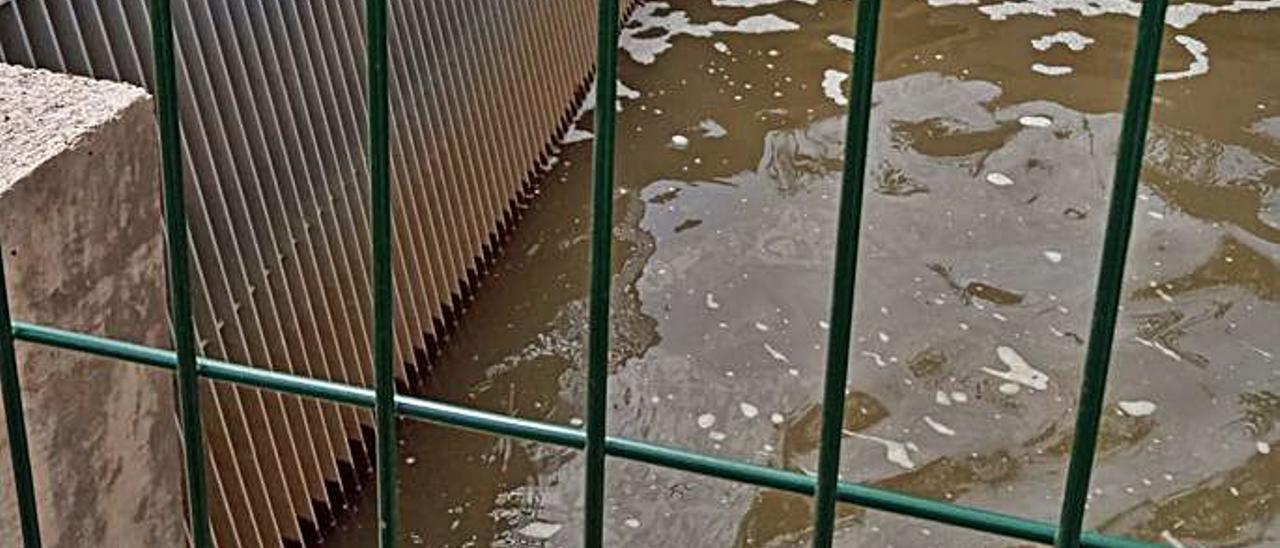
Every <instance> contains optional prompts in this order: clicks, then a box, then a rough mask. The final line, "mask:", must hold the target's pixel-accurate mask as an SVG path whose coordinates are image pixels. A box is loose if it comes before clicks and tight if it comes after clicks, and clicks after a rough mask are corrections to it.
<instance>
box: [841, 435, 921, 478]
mask: <svg viewBox="0 0 1280 548" xmlns="http://www.w3.org/2000/svg"><path fill="white" fill-rule="evenodd" d="M844 434H845V435H846V436H853V437H855V438H859V439H864V440H867V441H873V442H876V443H878V444H880V445H883V446H884V458H885V459H886V460H888V461H889V462H892V463H894V464H896V465H898V466H901V467H903V468H906V469H907V470H914V469H915V467H916V463H915V462H913V461H912V460H911V453H910V451H909V449H908V447H909V445H908V444H905V443H902V442H899V441H894V440H888V439H884V438H877V437H875V436H870V435H867V434H861V433H858V432H854V431H852V430H845V431H844Z"/></svg>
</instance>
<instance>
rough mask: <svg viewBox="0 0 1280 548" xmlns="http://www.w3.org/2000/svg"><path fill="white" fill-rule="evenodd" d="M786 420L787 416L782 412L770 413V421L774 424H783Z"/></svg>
mask: <svg viewBox="0 0 1280 548" xmlns="http://www.w3.org/2000/svg"><path fill="white" fill-rule="evenodd" d="M786 420H787V418H786V417H784V416H782V413H773V414H771V415H769V422H771V423H773V424H782V423H784V422H786Z"/></svg>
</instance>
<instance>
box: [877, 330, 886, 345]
mask: <svg viewBox="0 0 1280 548" xmlns="http://www.w3.org/2000/svg"><path fill="white" fill-rule="evenodd" d="M876 337H877V338H879V339H880V342H882V343H887V342H889V334H888V333H885V332H884V331H881V332H879V333H876Z"/></svg>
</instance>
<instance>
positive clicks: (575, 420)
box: [569, 397, 661, 426]
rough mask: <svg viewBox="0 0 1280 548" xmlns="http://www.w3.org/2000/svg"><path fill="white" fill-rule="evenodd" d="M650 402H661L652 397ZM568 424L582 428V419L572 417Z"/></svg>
mask: <svg viewBox="0 0 1280 548" xmlns="http://www.w3.org/2000/svg"><path fill="white" fill-rule="evenodd" d="M652 401H653V402H654V403H657V402H659V401H661V400H659V399H658V398H657V397H654V398H653V399H652ZM569 424H570V425H573V426H582V424H583V422H582V419H580V418H578V417H573V418H571V419H569Z"/></svg>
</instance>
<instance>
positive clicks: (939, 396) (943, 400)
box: [933, 390, 951, 405]
mask: <svg viewBox="0 0 1280 548" xmlns="http://www.w3.org/2000/svg"><path fill="white" fill-rule="evenodd" d="M933 401H934V403H936V404H938V405H951V396H948V395H947V393H946V392H943V391H941V390H939V391H937V392H934V394H933Z"/></svg>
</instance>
